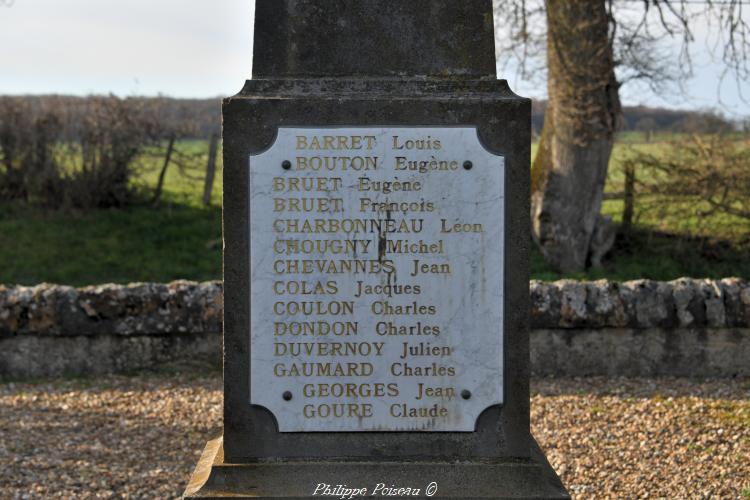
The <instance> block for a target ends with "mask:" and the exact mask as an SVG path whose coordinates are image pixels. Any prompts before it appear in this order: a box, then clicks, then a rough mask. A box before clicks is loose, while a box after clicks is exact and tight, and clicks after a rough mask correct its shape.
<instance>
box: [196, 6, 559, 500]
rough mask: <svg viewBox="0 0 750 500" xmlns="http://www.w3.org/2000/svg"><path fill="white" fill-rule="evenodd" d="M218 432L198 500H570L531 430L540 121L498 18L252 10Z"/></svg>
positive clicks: (228, 205) (230, 223) (230, 131)
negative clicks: (506, 51)
mask: <svg viewBox="0 0 750 500" xmlns="http://www.w3.org/2000/svg"><path fill="white" fill-rule="evenodd" d="M253 67H254V70H253V73H254V75H253V79H252V80H249V81H248V82H247V83H246V84H245V87H244V88H243V89H242V91H241V92H240V93H239V94H237V95H236V96H234V97H231V98H228V99H226V100H225V101H224V109H223V137H224V212H223V213H224V226H223V227H224V286H225V308H224V431H223V436H222V437H220V438H217V439H215V440H213V441H210V442H209V443H208V445H207V446H206V448H205V450H204V452H203V455H202V457H201V459H200V462H199V463H198V465H197V467H196V469H195V472H194V474H193V476H192V478H191V479H190V483H189V485H188V488H187V490H186V492H185V497H186V498H220V497H238V498H243V497H248V498H249V497H260V498H283V497H303V498H304V497H314V496H325V497H335V498H353V497H357V496H418V497H433V496H434V497H443V498H446V497H447V498H476V497H480V498H567V497H568V494H567V492H566V491H565V488H564V487H563V485H562V484H561V482H560V480H559V479H558V478H557V476H556V474H555V472H554V471H553V470H552V468H551V467H550V466H549V464H548V463H547V461H546V459H545V458H544V454H543V453H542V451H541V450H540V449H539V447H538V445H537V444H536V442H535V440H534V438H533V437H532V436H531V434H530V430H529V338H528V335H529V314H530V305H529V245H530V242H531V239H530V235H529V155H530V112H531V103H530V101H529V100H528V99H524V98H521V97H518V96H516V95H515V94H513V93H512V92H511V91H510V89H509V88H508V85H507V83H506V82H505V81H503V80H497V78H496V76H495V50H494V34H493V10H492V1H491V0H461V1H455V0H409V1H403V0H256V17H255V44H254V63H253Z"/></svg>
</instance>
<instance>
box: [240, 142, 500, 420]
mask: <svg viewBox="0 0 750 500" xmlns="http://www.w3.org/2000/svg"><path fill="white" fill-rule="evenodd" d="M249 169H250V182H249V193H248V194H249V197H250V198H249V199H250V203H249V208H250V209H249V214H248V216H249V224H250V255H249V256H248V258H249V260H250V315H251V318H250V332H249V335H250V374H249V376H250V404H253V405H258V406H262V407H264V408H265V409H267V410H268V411H270V412H271V413H272V414H273V416H274V417H275V419H276V422H277V423H278V427H279V431H280V432H336V431H341V432H352V431H423V432H428V431H441V432H444V431H455V432H470V431H474V429H475V424H476V420H477V418H478V417H479V415H480V414H481V413H482V411H484V410H485V409H487V408H488V407H490V406H493V405H498V404H502V402H503V258H504V244H505V241H504V205H505V204H504V196H505V193H504V190H505V185H504V179H505V164H504V158H503V157H502V156H499V155H496V154H493V153H491V152H489V151H487V150H486V149H485V148H484V147H483V146H482V144H481V143H480V141H479V138H478V136H477V131H476V129H475V128H473V127H412V128H399V127H373V128H363V127H350V128H327V127H325V128H280V129H279V130H278V135H277V137H276V140H275V142H274V143H273V145H272V146H271V147H270V148H269V149H268V150H266V151H264V152H263V153H261V154H258V155H254V156H251V157H250V158H249Z"/></svg>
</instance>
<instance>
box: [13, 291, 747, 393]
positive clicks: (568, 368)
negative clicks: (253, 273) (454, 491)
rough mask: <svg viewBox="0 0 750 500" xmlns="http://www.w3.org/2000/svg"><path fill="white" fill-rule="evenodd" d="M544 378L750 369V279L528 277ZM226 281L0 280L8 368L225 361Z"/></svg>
mask: <svg viewBox="0 0 750 500" xmlns="http://www.w3.org/2000/svg"><path fill="white" fill-rule="evenodd" d="M530 295H531V304H532V318H531V323H532V332H531V338H530V344H531V369H532V372H533V373H535V374H537V375H628V376H654V375H665V376H699V377H735V376H743V377H744V376H750V285H749V284H748V283H746V282H745V281H742V280H738V279H725V280H720V281H712V280H690V279H680V280H676V281H672V282H669V283H662V282H653V281H645V280H640V281H631V282H626V283H614V282H607V281H597V282H575V281H558V282H554V283H544V282H538V281H532V282H531V284H530ZM222 313H223V296H222V286H221V283H220V282H208V283H192V282H184V281H179V282H174V283H170V284H134V285H128V286H119V285H102V286H96V287H86V288H78V289H76V288H71V287H65V286H57V285H46V284H43V285H38V286H35V287H2V286H0V377H5V378H29V377H49V376H60V375H91V374H103V373H112V372H127V371H132V370H139V369H144V368H154V367H158V366H159V365H160V364H164V363H169V362H174V361H190V360H205V361H209V362H211V363H214V364H217V365H218V363H220V358H221V318H222Z"/></svg>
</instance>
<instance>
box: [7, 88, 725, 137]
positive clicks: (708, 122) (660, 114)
mask: <svg viewBox="0 0 750 500" xmlns="http://www.w3.org/2000/svg"><path fill="white" fill-rule="evenodd" d="M18 99H23V100H27V101H28V103H29V104H30V105H31V106H32V107H33V108H35V109H52V108H55V107H59V108H64V109H65V110H66V112H67V113H68V114H69V113H70V112H71V110H79V112H80V113H85V112H86V109H87V108H88V106H87V105H86V104H87V101H88V100H90V99H92V98H91V97H72V96H52V95H50V96H25V97H19V98H18ZM122 101H123V102H125V103H126V104H127V103H129V104H132V105H133V107H134V108H136V109H140V110H150V111H151V112H152V113H153V115H154V117H155V118H157V119H158V120H159V121H160V122H161V125H162V128H163V129H164V130H179V131H180V132H181V133H180V134H179V135H180V136H181V137H189V138H208V137H210V136H211V135H212V134H214V133H217V132H218V131H219V130H220V126H221V99H219V98H214V99H175V98H170V97H128V98H125V99H122ZM546 107H547V102H546V101H534V104H533V107H532V117H531V121H532V126H533V130H534V132H535V133H536V134H538V133H539V132H541V130H542V125H543V124H544V111H545V109H546ZM1 118H2V117H0V119H1ZM737 128H738V124H737V123H736V122H732V121H731V120H728V119H726V118H725V117H723V116H721V115H720V114H718V113H716V112H713V111H680V110H672V109H665V108H651V107H646V106H625V107H624V108H623V123H622V129H621V130H623V131H640V132H697V133H714V132H726V131H730V130H734V129H737Z"/></svg>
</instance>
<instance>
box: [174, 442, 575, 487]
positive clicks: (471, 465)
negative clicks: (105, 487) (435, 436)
mask: <svg viewBox="0 0 750 500" xmlns="http://www.w3.org/2000/svg"><path fill="white" fill-rule="evenodd" d="M532 442H533V444H532V458H530V459H528V460H482V461H462V462H436V461H408V462H406V461H404V462H380V461H336V460H325V461H315V462H313V461H290V460H285V461H278V462H261V463H245V464H230V463H225V462H224V448H223V437H218V438H216V439H214V440H211V441H209V442H208V444H207V445H206V448H205V450H204V451H203V454H202V455H201V458H200V460H199V462H198V465H197V466H196V468H195V470H194V471H193V474H192V476H191V477H190V482H189V483H188V486H187V488H186V489H185V493H184V498H189V499H203V498H205V499H208V498H226V497H231V498H310V497H312V496H325V497H333V498H350V497H352V498H356V497H357V496H365V497H368V496H402V497H404V496H418V497H422V498H424V497H427V496H432V497H434V498H441V497H450V498H570V496H569V495H568V493H567V492H566V491H565V488H564V487H563V485H562V483H561V482H560V479H559V478H558V477H557V474H555V471H554V470H553V469H552V467H551V466H550V465H549V463H548V462H547V460H546V459H545V458H544V454H543V453H542V452H541V450H540V449H539V446H538V445H537V443H536V441H533V439H532ZM379 484H382V485H383V486H381V487H380V490H376V488H378V485H379ZM320 485H328V486H329V489H328V490H325V486H320ZM337 488H338V489H337ZM363 488H366V490H367V491H366V493H364V492H360V493H359V494H357V493H356V492H355V491H354V490H360V489H363ZM389 488H390V490H388V489H389ZM399 488H403V490H402V491H401V492H397V491H396V490H398V489H399ZM407 488H411V490H410V491H407ZM432 488H436V489H434V491H433V489H432ZM316 489H317V494H316V495H314V493H315V492H316ZM346 489H350V490H352V491H349V492H348V493H347V492H346V491H345V490H346ZM417 489H419V492H416V491H415V490H417ZM399 493H400V494H399ZM430 493H432V494H431V495H430Z"/></svg>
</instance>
